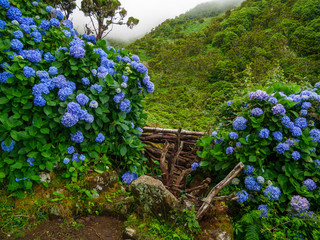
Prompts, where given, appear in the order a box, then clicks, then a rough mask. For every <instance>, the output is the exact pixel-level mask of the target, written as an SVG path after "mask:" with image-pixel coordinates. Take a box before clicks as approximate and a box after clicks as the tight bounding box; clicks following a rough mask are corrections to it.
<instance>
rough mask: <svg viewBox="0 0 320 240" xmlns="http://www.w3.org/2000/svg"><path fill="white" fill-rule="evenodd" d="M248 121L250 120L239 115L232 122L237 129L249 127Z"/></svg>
mask: <svg viewBox="0 0 320 240" xmlns="http://www.w3.org/2000/svg"><path fill="white" fill-rule="evenodd" d="M247 121H248V120H247V119H246V118H244V117H237V118H236V119H235V120H234V122H233V123H232V126H233V128H234V130H236V131H239V130H245V129H246V128H247V125H246V123H247Z"/></svg>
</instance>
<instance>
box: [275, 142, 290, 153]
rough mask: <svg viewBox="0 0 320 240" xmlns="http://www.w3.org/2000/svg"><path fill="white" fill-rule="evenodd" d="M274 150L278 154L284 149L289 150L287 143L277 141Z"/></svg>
mask: <svg viewBox="0 0 320 240" xmlns="http://www.w3.org/2000/svg"><path fill="white" fill-rule="evenodd" d="M276 150H277V152H278V153H279V154H283V153H284V152H285V151H288V150H289V144H287V143H279V144H278V145H277V146H276Z"/></svg>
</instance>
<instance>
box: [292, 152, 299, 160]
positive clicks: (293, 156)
mask: <svg viewBox="0 0 320 240" xmlns="http://www.w3.org/2000/svg"><path fill="white" fill-rule="evenodd" d="M291 157H292V158H293V159H294V160H296V161H298V160H299V159H300V158H301V155H300V153H299V152H298V151H294V152H293V153H292V154H291Z"/></svg>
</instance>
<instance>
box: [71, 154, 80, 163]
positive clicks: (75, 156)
mask: <svg viewBox="0 0 320 240" xmlns="http://www.w3.org/2000/svg"><path fill="white" fill-rule="evenodd" d="M78 156H79V153H74V154H73V155H72V159H71V160H72V161H76V162H77V163H78V162H79V158H78Z"/></svg>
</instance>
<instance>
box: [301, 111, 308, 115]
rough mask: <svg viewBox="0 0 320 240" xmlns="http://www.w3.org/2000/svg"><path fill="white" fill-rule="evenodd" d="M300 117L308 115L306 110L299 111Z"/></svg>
mask: <svg viewBox="0 0 320 240" xmlns="http://www.w3.org/2000/svg"><path fill="white" fill-rule="evenodd" d="M300 115H301V116H303V117H304V116H307V115H308V111H307V110H301V111H300Z"/></svg>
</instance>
